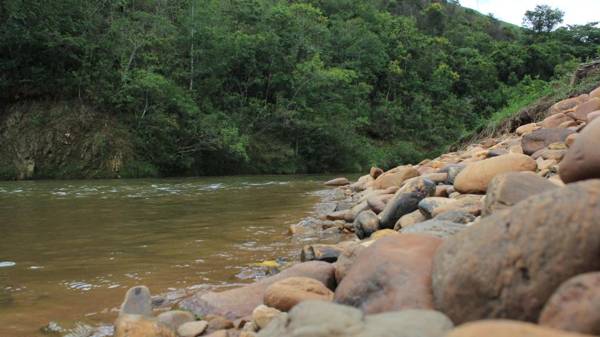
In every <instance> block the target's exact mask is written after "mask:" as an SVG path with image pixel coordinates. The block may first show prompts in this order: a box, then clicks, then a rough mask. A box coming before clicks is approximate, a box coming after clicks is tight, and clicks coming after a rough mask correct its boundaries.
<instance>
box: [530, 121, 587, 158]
mask: <svg viewBox="0 0 600 337" xmlns="http://www.w3.org/2000/svg"><path fill="white" fill-rule="evenodd" d="M574 132H575V131H573V130H569V129H563V128H549V129H539V130H535V131H533V132H532V133H530V134H528V135H525V136H523V139H522V140H521V147H522V148H523V153H525V154H526V155H532V154H534V153H536V152H537V151H539V150H541V149H543V148H545V147H547V146H548V145H550V144H552V143H561V142H564V141H565V139H566V138H567V137H568V136H569V135H570V134H572V133H574Z"/></svg>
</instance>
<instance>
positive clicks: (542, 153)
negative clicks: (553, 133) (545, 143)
mask: <svg viewBox="0 0 600 337" xmlns="http://www.w3.org/2000/svg"><path fill="white" fill-rule="evenodd" d="M551 145H552V144H551ZM563 145H564V143H563ZM566 147H567V146H566V145H565V149H560V150H552V149H549V148H543V149H541V150H539V151H537V152H536V153H534V154H532V155H531V158H533V159H538V158H543V159H546V160H547V159H554V160H556V161H560V160H562V159H563V157H564V156H565V153H566V152H567V150H566Z"/></svg>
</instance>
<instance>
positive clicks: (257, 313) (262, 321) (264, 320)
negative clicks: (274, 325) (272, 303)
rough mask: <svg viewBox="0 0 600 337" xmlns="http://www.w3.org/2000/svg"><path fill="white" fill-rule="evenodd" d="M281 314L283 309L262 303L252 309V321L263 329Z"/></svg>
mask: <svg viewBox="0 0 600 337" xmlns="http://www.w3.org/2000/svg"><path fill="white" fill-rule="evenodd" d="M279 314H281V311H279V310H277V309H275V308H271V307H267V306H266V305H263V304H261V305H259V306H258V307H256V308H254V311H252V322H254V324H255V325H256V326H257V327H259V328H260V329H263V328H264V327H266V326H267V325H268V324H269V323H270V322H271V321H272V320H273V318H274V317H275V316H277V315H279Z"/></svg>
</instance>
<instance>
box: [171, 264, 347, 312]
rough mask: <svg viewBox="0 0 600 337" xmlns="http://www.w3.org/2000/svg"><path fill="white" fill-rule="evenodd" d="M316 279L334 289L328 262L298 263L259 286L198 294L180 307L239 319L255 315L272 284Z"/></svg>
mask: <svg viewBox="0 0 600 337" xmlns="http://www.w3.org/2000/svg"><path fill="white" fill-rule="evenodd" d="M296 276H301V277H309V278H314V279H316V280H318V281H320V282H322V283H323V284H325V285H326V286H327V287H328V288H330V289H332V288H334V287H335V284H336V283H335V276H334V267H333V265H331V264H329V263H327V262H321V261H310V262H304V263H299V264H297V265H294V266H293V267H290V268H289V269H285V270H283V271H282V272H281V273H279V274H277V275H275V276H271V277H268V278H265V279H263V280H261V281H258V282H256V283H253V284H250V285H247V286H243V287H240V288H236V289H231V290H227V291H223V292H208V293H198V294H195V295H193V296H192V297H190V298H187V299H184V300H183V301H181V302H180V303H179V307H180V308H182V309H185V310H189V311H191V312H192V313H193V314H195V315H197V316H200V317H203V316H206V315H207V314H211V313H212V314H218V315H222V316H225V317H227V318H229V319H237V318H241V317H244V316H249V315H251V314H252V310H254V308H256V307H257V306H259V305H260V304H262V303H263V297H264V292H265V290H266V288H267V287H269V286H270V285H271V284H273V283H275V282H277V281H280V280H283V279H286V278H288V277H296Z"/></svg>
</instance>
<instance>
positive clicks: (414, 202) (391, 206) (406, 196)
mask: <svg viewBox="0 0 600 337" xmlns="http://www.w3.org/2000/svg"><path fill="white" fill-rule="evenodd" d="M434 193H435V184H434V183H433V182H432V181H431V180H428V179H418V180H414V181H413V182H411V183H410V184H408V183H407V185H406V186H404V187H403V188H402V189H400V190H398V192H396V194H395V195H394V197H393V198H392V199H390V201H388V203H387V205H386V206H385V209H384V210H383V212H381V213H380V214H379V220H380V221H379V226H380V227H379V228H390V229H391V228H394V226H395V225H396V222H397V221H398V220H399V219H400V218H401V217H402V216H403V215H406V214H409V213H412V212H414V211H415V210H417V208H418V205H419V202H420V201H421V200H423V199H424V198H425V197H428V196H431V195H433V194H434Z"/></svg>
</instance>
